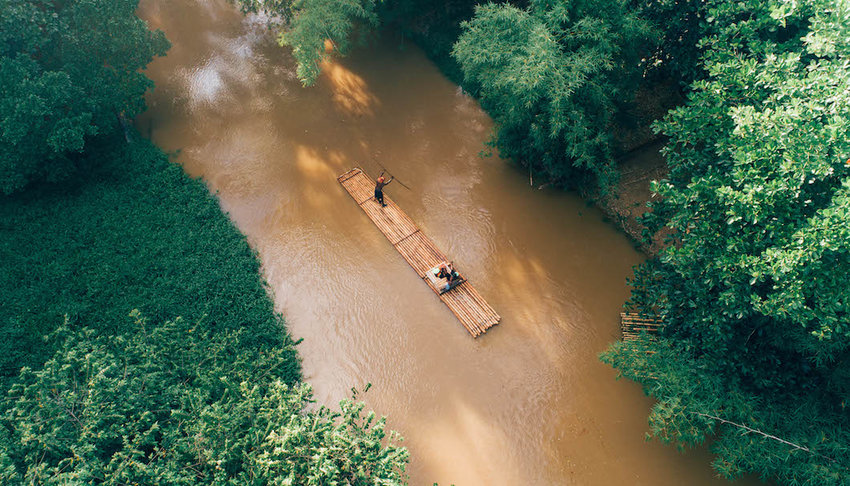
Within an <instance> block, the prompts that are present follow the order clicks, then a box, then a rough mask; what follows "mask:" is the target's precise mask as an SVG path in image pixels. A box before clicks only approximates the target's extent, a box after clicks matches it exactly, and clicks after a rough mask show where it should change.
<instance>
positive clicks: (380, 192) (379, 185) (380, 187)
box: [375, 171, 395, 207]
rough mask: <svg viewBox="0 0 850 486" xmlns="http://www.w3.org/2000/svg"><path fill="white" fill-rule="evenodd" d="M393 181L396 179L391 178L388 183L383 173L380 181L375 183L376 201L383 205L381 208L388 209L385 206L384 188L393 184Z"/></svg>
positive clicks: (379, 178)
mask: <svg viewBox="0 0 850 486" xmlns="http://www.w3.org/2000/svg"><path fill="white" fill-rule="evenodd" d="M393 179H395V177H393V176H390V180H388V181H387V180H386V179H384V172H383V171H381V175H379V176H378V180H377V181H376V182H375V200H377V201H378V202H379V203H381V206H383V207H387V205H386V204H384V186H386V185H387V184H389V183H390V182H392V181H393ZM384 181H386V182H384Z"/></svg>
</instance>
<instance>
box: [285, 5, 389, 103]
mask: <svg viewBox="0 0 850 486" xmlns="http://www.w3.org/2000/svg"><path fill="white" fill-rule="evenodd" d="M292 12H293V16H292V22H291V25H290V28H289V29H287V30H285V31H283V32H282V33H281V34H280V37H279V42H280V44H281V45H287V46H291V47H292V55H293V56H294V57H295V61H296V62H297V63H298V68H297V74H298V78H299V79H301V82H302V83H304V85H305V86H309V85H312V84H313V83H315V82H316V78H318V77H319V73H320V72H321V71H320V66H321V63H322V61H323V60H325V59H326V58H327V57H328V56H329V53H328V51H327V50H326V49H325V40H329V41H330V42H331V44H332V45H333V50H334V51H335V52H338V53H339V54H341V55H346V54H348V52H349V51H350V49H351V40H350V37H351V35H352V29H353V28H354V24H355V22H362V23H363V24H365V25H367V26H370V27H372V28H374V27H376V26H377V23H378V17H377V16H376V15H375V0H297V1H295V2H293V5H292Z"/></svg>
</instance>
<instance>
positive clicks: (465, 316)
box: [337, 168, 501, 337]
mask: <svg viewBox="0 0 850 486" xmlns="http://www.w3.org/2000/svg"><path fill="white" fill-rule="evenodd" d="M337 180H338V181H339V183H340V184H342V187H344V188H345V190H346V191H348V193H349V194H350V195H351V197H352V198H354V201H355V202H356V203H357V205H358V206H360V208H361V209H362V210H363V211H364V212H365V213H366V215H367V216H369V219H371V220H372V222H374V223H375V226H377V227H378V229H379V230H381V232H382V233H383V234H384V235H385V236H386V237H387V239H388V240H390V243H391V244H392V245H393V247H395V249H396V250H398V252H399V253H401V256H402V257H404V259H405V260H407V263H409V264H410V266H411V267H413V269H414V270H415V271H416V273H417V274H418V275H419V277H420V278H421V279H422V280H424V281H425V283H427V284H428V287H430V288H431V290H433V291H434V293H435V294H437V295H438V296H439V297H440V300H442V301H443V303H444V304H446V306H447V307H448V308H449V310H451V311H452V313H453V314H454V315H455V316H456V317H457V318H458V320H459V321H460V323H461V324H463V327H465V328H466V330H467V331H469V333H470V334H472V337H478V336H480V335H482V334H484V333H485V332H486V331H487V329H489V328H491V327H493V326H495V325H496V324H498V322H499V320H500V319H501V317H500V316H499V315H498V314H496V311H494V310H493V308H492V307H490V304H488V303H487V302H485V301H484V299H483V298H482V297H481V295H480V294H479V293H478V291H477V290H475V288H474V287H473V286H472V284H470V283H469V282H468V281H464V282H462V283H460V284H458V285H457V286H455V287H453V288H452V289H451V290H449V291H447V292H444V293H442V294H441V293H440V288H441V287H442V286H444V285H445V280H444V279H435V278H431V277H429V275H428V272H429V271H430V270H431V269H433V268H434V267H436V266H437V265H439V264H440V263H442V262H448V261H449V260H448V258H446V255H444V254H443V252H441V251H440V250H439V249H438V248H437V247H436V246H435V245H434V243H433V242H432V241H431V240H430V238H428V237H427V236H425V233H423V232H422V231H421V230H420V229H419V228H418V227H417V226H416V224H415V223H414V222H413V221H412V220H411V219H410V218H409V217H408V216H407V215H406V214H405V213H404V211H402V210H401V209H400V208H399V207H398V206H397V205H396V204H395V203H394V202H393V201H392V199H390V198H389V197H388V196H387V195H386V194H385V195H384V203H386V205H387V207H381V205H380V204H379V203H378V201H376V200H375V197H374V196H375V181H374V180H373V179H372V178H370V177H369V176H367V175H366V173H365V172H363V171H362V170H361V169H358V168H354V169H351V170H349V171H348V172H346V173H345V174H342V175H341V176H339V177H337Z"/></svg>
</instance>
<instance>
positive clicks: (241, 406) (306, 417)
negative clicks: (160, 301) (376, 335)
mask: <svg viewBox="0 0 850 486" xmlns="http://www.w3.org/2000/svg"><path fill="white" fill-rule="evenodd" d="M132 315H133V316H134V317H135V318H136V319H135V329H134V331H133V332H131V333H128V334H127V335H126V336H119V337H116V338H111V337H110V338H107V337H104V336H98V333H96V332H94V331H92V330H89V329H83V330H81V331H78V332H72V331H70V330H69V329H68V327H67V325H66V326H62V327H60V329H59V330H58V331H57V335H58V336H57V337H58V338H59V339H60V340H61V341H62V344H61V346H60V347H59V350H58V351H57V352H56V354H55V356H54V357H53V358H52V359H50V360H49V361H47V363H45V365H44V367H43V368H41V369H39V370H31V369H29V368H24V369H23V370H22V372H21V376H20V379H19V380H18V383H17V384H16V385H15V386H14V387H13V388H12V390H11V392H10V395H9V397H10V400H11V402H12V403H11V404H10V406H9V408H8V410H7V412H6V414H5V415H4V416H3V418H2V422H0V423H1V424H2V429H3V433H4V434H5V435H6V438H7V439H9V440H4V441H3V442H2V444H0V448H2V449H0V465H2V466H3V469H2V470H0V477H2V479H3V480H4V482H6V483H7V484H8V483H12V482H24V481H25V482H28V483H39V484H68V483H100V482H110V483H116V484H174V485H178V484H233V485H237V484H281V485H285V484H322V485H325V484H328V485H330V484H350V485H364V486H365V485H373V484H388V485H389V484H402V483H403V481H404V479H405V476H404V467H405V464H406V461H407V457H408V454H407V450H406V449H404V448H400V447H398V446H395V445H392V444H389V445H386V446H385V445H383V443H384V440H385V439H386V438H387V433H386V432H385V420H384V419H383V418H381V419H379V420H375V417H374V414H372V413H369V414H367V415H365V416H364V415H363V405H362V404H358V403H354V402H351V401H348V400H344V401H343V402H341V403H340V406H341V408H342V412H341V413H340V412H333V411H331V410H329V409H327V408H325V407H321V408H319V409H318V410H313V411H307V406H308V405H309V404H310V403H311V401H312V400H311V391H310V389H309V387H308V386H306V385H298V386H295V387H290V386H289V385H287V384H285V383H284V382H282V381H281V380H280V379H278V376H279V373H280V369H281V368H285V367H286V366H288V361H289V359H290V357H289V356H288V355H287V352H286V350H285V349H283V348H276V349H270V350H261V349H258V348H253V347H251V346H246V345H245V343H246V342H247V341H249V339H247V338H246V334H248V333H249V332H250V331H249V330H247V329H239V330H236V331H230V332H220V331H216V330H214V329H212V327H211V326H210V325H209V324H208V323H207V322H205V321H200V322H196V323H191V324H190V323H189V321H185V320H183V319H180V318H178V319H176V320H174V321H169V322H166V323H164V324H162V325H158V326H150V325H149V324H148V323H147V321H146V320H145V319H144V318H141V317H140V313H139V312H138V311H134V312H133V313H132ZM389 439H390V441H393V440H396V439H397V437H396V436H395V434H393V433H390V434H389Z"/></svg>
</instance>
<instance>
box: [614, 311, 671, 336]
mask: <svg viewBox="0 0 850 486" xmlns="http://www.w3.org/2000/svg"><path fill="white" fill-rule="evenodd" d="M662 325H663V322H662V321H661V319H660V318H658V317H651V316H644V315H640V314H638V313H637V312H628V313H627V312H621V313H620V329H621V330H622V331H623V341H631V340H634V339H639V338H640V336H641V334H642V333H646V334H650V335H651V334H655V333H657V332H658V331H659V330H661V326H662Z"/></svg>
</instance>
